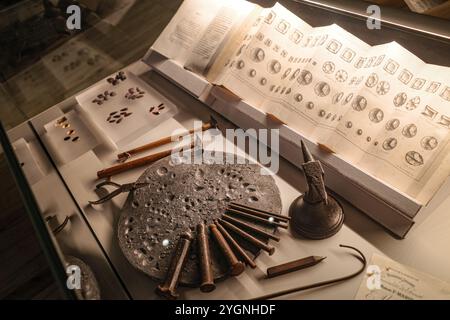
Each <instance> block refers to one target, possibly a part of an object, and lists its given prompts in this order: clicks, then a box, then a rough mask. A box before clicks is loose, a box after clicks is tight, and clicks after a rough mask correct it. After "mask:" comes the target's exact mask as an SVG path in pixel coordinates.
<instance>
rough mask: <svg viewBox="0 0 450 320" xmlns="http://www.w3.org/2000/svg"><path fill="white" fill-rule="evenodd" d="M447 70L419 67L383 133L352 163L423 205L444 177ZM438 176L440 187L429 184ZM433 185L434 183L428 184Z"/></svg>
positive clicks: (449, 95)
mask: <svg viewBox="0 0 450 320" xmlns="http://www.w3.org/2000/svg"><path fill="white" fill-rule="evenodd" d="M448 83H450V68H447V67H440V66H433V65H425V66H424V67H423V68H422V70H420V72H418V73H416V74H414V75H413V78H412V79H411V81H410V82H409V86H408V87H406V88H403V90H402V91H399V92H398V93H397V94H396V95H395V97H394V100H393V101H392V103H391V108H392V111H391V112H390V113H389V114H387V116H388V117H387V118H386V120H387V121H386V122H384V123H385V125H384V126H385V128H384V130H381V131H380V133H379V134H378V136H377V137H376V141H379V143H380V144H379V146H375V145H372V146H371V147H370V148H368V149H367V150H366V153H365V154H364V157H362V158H361V160H360V161H359V162H358V163H357V164H358V165H360V166H362V167H363V168H365V169H366V170H368V171H369V172H371V173H373V174H374V175H375V176H376V177H378V178H380V179H382V180H383V181H386V182H388V183H390V184H393V185H394V186H396V187H397V188H399V189H400V190H403V191H404V192H406V193H407V194H409V195H410V196H412V197H414V198H416V199H417V200H419V201H421V202H422V203H426V202H427V201H428V200H429V199H430V198H431V196H432V195H433V194H434V193H435V192H436V191H437V189H438V188H439V186H440V185H441V184H442V183H443V179H442V178H445V177H448V175H449V174H450V163H449V162H446V161H444V159H445V157H446V156H447V154H448V153H449V138H450V101H449V100H450V90H447V91H446V88H448V86H446V84H448ZM437 172H439V175H440V176H441V179H440V181H439V180H436V178H434V179H432V178H433V176H435V175H436V174H437ZM433 181H434V182H433Z"/></svg>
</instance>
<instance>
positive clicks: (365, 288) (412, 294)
mask: <svg viewBox="0 0 450 320" xmlns="http://www.w3.org/2000/svg"><path fill="white" fill-rule="evenodd" d="M369 265H371V266H376V267H377V269H378V270H377V272H372V273H370V274H368V273H366V275H365V276H364V278H363V281H362V282H361V286H360V287H359V290H358V292H357V294H356V297H355V299H356V300H448V299H450V283H447V282H445V281H442V280H440V279H437V278H435V277H432V276H430V275H428V274H425V273H423V272H420V271H417V270H414V269H412V268H410V267H407V266H404V265H402V264H400V263H398V262H397V261H394V260H391V259H389V258H387V257H383V256H380V255H378V254H374V255H373V256H372V259H370V264H369Z"/></svg>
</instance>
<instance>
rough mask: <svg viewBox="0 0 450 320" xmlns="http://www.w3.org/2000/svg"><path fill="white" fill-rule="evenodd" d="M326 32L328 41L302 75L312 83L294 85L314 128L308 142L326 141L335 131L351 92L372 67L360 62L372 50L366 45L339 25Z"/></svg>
mask: <svg viewBox="0 0 450 320" xmlns="http://www.w3.org/2000/svg"><path fill="white" fill-rule="evenodd" d="M326 30H327V36H328V37H327V41H326V42H325V43H324V45H322V46H320V47H319V48H318V50H317V51H316V52H315V54H314V57H313V58H312V60H311V61H310V62H308V64H307V65H306V66H305V68H304V69H303V71H302V73H305V72H310V73H311V74H312V81H311V83H310V84H308V83H307V82H306V81H305V80H304V79H302V80H301V81H297V82H298V83H299V84H300V87H299V90H300V91H301V92H303V100H304V103H303V106H301V108H302V111H303V112H304V113H305V114H306V115H307V117H308V120H309V122H311V123H312V124H313V131H312V132H311V133H310V138H311V139H312V140H314V141H317V142H321V141H324V140H326V137H328V136H329V135H330V134H332V133H333V132H334V131H335V128H336V127H337V126H338V124H339V123H340V122H341V120H342V118H343V116H344V115H345V112H346V110H347V109H348V108H349V106H350V100H351V99H352V97H353V95H354V92H355V91H357V90H358V89H359V88H360V87H361V85H362V83H363V79H364V76H365V75H366V74H368V73H369V70H370V68H372V64H365V63H362V62H361V61H362V60H361V58H362V57H365V56H366V55H367V52H368V50H369V49H370V48H371V47H370V46H369V45H368V44H367V43H365V42H363V41H361V40H360V39H358V38H357V37H355V36H354V35H352V34H350V33H349V32H347V31H346V30H344V29H342V28H341V27H339V26H338V25H331V26H329V27H328V28H327V29H326ZM364 62H365V61H364Z"/></svg>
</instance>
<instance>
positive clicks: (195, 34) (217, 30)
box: [152, 0, 255, 74]
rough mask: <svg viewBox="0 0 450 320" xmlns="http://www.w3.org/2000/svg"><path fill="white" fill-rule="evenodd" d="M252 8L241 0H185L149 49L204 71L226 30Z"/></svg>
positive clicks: (202, 72) (210, 62)
mask: <svg viewBox="0 0 450 320" xmlns="http://www.w3.org/2000/svg"><path fill="white" fill-rule="evenodd" d="M254 8H255V5H254V4H251V3H249V2H247V1H242V0H228V1H219V0H209V1H204V0H185V1H184V2H183V4H182V5H181V7H180V8H179V9H178V11H177V13H176V14H175V16H174V17H173V18H172V20H171V21H170V23H169V25H168V26H167V27H166V28H165V29H164V31H163V32H162V34H161V35H160V36H159V38H158V39H157V40H156V42H155V43H154V44H153V46H152V49H153V50H154V51H157V52H159V53H160V54H162V55H163V56H165V57H167V58H170V59H173V60H175V61H177V62H178V63H180V64H181V65H183V66H187V67H188V68H189V69H191V70H193V71H195V72H197V73H199V74H205V70H206V69H207V68H208V66H210V65H211V64H212V63H213V59H214V57H215V55H216V54H217V51H218V49H219V47H220V45H221V44H222V43H223V41H225V39H226V37H227V36H228V35H229V32H230V31H231V30H232V29H233V27H234V26H235V24H237V23H239V22H242V21H243V19H244V17H246V16H247V15H249V14H250V13H251V12H252V10H253V9H254Z"/></svg>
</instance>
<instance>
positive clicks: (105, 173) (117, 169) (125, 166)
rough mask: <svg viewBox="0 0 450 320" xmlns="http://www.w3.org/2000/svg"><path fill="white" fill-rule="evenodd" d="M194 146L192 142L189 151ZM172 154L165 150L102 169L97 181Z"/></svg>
mask: <svg viewBox="0 0 450 320" xmlns="http://www.w3.org/2000/svg"><path fill="white" fill-rule="evenodd" d="M194 146H195V142H193V143H192V144H191V146H190V149H192V148H194ZM172 152H173V150H166V151H162V152H159V153H155V154H151V155H149V156H146V157H142V158H139V159H136V160H133V161H130V162H125V163H121V164H118V165H115V166H112V167H109V168H107V169H103V170H101V171H98V172H97V177H98V178H99V179H102V178H108V177H111V176H113V175H116V174H118V173H121V172H124V171H127V170H131V169H134V168H138V167H141V166H145V165H148V164H151V163H153V162H156V161H158V160H160V159H162V158H165V157H168V156H170V155H171V154H172Z"/></svg>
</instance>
